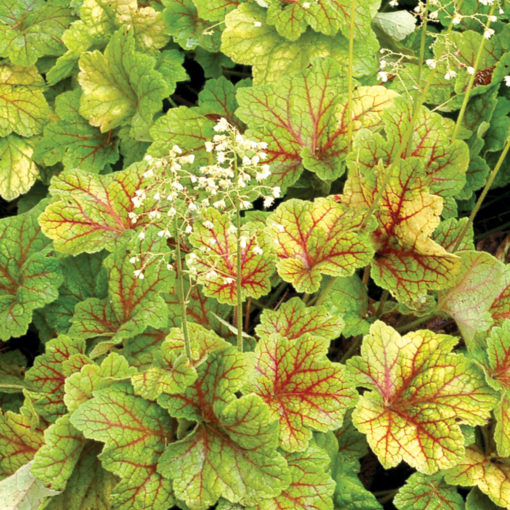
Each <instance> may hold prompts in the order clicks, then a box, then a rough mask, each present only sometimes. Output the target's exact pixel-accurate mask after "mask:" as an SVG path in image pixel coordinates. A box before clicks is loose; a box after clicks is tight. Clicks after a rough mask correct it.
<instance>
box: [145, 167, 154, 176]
mask: <svg viewBox="0 0 510 510" xmlns="http://www.w3.org/2000/svg"><path fill="white" fill-rule="evenodd" d="M153 175H154V172H153V171H152V168H149V170H146V171H145V172H144V173H143V176H144V177H152V176H153Z"/></svg>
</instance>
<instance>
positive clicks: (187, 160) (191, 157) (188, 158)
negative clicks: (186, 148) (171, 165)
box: [181, 154, 195, 164]
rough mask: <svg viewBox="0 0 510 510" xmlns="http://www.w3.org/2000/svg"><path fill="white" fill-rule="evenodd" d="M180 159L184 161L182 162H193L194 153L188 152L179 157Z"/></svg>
mask: <svg viewBox="0 0 510 510" xmlns="http://www.w3.org/2000/svg"><path fill="white" fill-rule="evenodd" d="M181 160H182V161H183V162H184V163H190V164H191V163H193V161H195V155H194V154H188V155H187V156H183V157H182V158H181Z"/></svg>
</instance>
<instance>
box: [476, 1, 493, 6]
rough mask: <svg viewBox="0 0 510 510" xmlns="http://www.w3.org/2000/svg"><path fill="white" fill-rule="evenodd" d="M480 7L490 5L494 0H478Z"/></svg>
mask: <svg viewBox="0 0 510 510" xmlns="http://www.w3.org/2000/svg"><path fill="white" fill-rule="evenodd" d="M478 1H479V2H480V3H481V4H482V5H492V4H493V3H494V0H478Z"/></svg>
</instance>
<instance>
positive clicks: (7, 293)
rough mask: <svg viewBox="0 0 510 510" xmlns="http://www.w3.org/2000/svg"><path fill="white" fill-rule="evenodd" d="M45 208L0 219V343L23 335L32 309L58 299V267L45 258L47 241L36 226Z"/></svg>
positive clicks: (30, 318)
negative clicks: (1, 325) (0, 327)
mask: <svg viewBox="0 0 510 510" xmlns="http://www.w3.org/2000/svg"><path fill="white" fill-rule="evenodd" d="M44 205H45V203H44V202H42V203H40V204H39V205H37V206H36V207H34V208H33V209H31V210H30V211H28V212H26V213H24V214H19V215H17V216H15V217H7V218H4V219H2V220H0V242H1V249H0V319H1V321H2V324H3V327H2V329H1V331H0V340H8V339H9V338H11V337H19V336H21V335H23V334H25V333H26V332H27V330H28V326H29V324H30V323H31V321H32V312H33V310H35V309H37V308H41V307H43V306H44V305H45V304H47V303H50V302H52V301H54V300H55V299H56V298H57V296H58V291H57V289H58V287H59V285H60V284H61V283H62V275H61V273H60V270H59V264H58V261H57V260H56V259H55V258H54V257H51V256H48V252H49V249H50V246H49V243H50V241H49V240H48V239H47V238H46V237H44V236H43V235H42V233H41V229H40V228H39V225H38V224H37V216H38V214H39V213H40V212H41V211H42V210H43V208H44Z"/></svg>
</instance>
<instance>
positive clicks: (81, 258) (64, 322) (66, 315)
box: [39, 253, 107, 333]
mask: <svg viewBox="0 0 510 510" xmlns="http://www.w3.org/2000/svg"><path fill="white" fill-rule="evenodd" d="M59 262H60V268H61V270H62V273H63V276H64V283H63V284H62V285H61V286H60V287H59V289H58V294H59V296H58V299H56V300H55V301H52V302H51V303H49V304H48V305H46V306H45V307H44V308H43V309H42V310H40V311H39V313H40V314H41V315H43V317H44V318H45V319H46V322H47V323H48V324H50V325H51V327H52V329H53V330H54V331H56V332H57V333H67V331H68V330H69V327H70V326H71V319H72V318H73V314H74V309H75V306H76V305H77V304H78V303H80V302H82V301H84V300H85V299H87V298H91V297H97V298H104V297H106V294H107V282H106V270H105V269H104V268H103V267H102V264H103V256H102V254H92V255H89V254H87V253H83V254H81V255H78V256H76V257H64V258H62V259H60V261H59Z"/></svg>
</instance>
